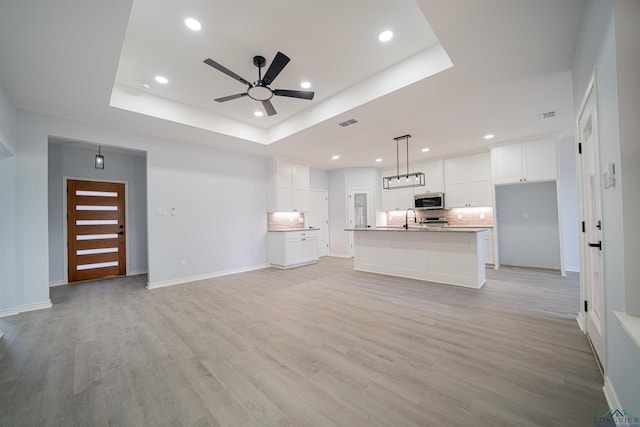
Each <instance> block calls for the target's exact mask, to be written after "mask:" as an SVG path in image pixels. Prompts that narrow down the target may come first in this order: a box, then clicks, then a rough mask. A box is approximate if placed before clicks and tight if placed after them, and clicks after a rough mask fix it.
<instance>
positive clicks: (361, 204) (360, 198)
mask: <svg viewBox="0 0 640 427" xmlns="http://www.w3.org/2000/svg"><path fill="white" fill-rule="evenodd" d="M348 203H349V228H367V227H371V225H372V224H373V217H372V215H373V212H372V210H371V189H370V188H360V189H351V190H349V198H348ZM353 237H354V236H353V231H351V232H349V256H350V257H353Z"/></svg>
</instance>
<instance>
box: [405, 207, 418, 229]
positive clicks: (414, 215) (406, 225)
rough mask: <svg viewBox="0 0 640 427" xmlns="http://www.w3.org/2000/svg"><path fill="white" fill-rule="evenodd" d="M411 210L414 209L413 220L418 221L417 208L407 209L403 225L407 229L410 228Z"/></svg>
mask: <svg viewBox="0 0 640 427" xmlns="http://www.w3.org/2000/svg"><path fill="white" fill-rule="evenodd" d="M409 211H413V222H414V223H415V222H418V215H417V214H416V210H415V209H413V208H409V209H407V212H406V213H405V216H404V225H403V227H404V228H405V229H407V230H408V229H409Z"/></svg>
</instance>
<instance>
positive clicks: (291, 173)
mask: <svg viewBox="0 0 640 427" xmlns="http://www.w3.org/2000/svg"><path fill="white" fill-rule="evenodd" d="M268 199H269V200H268V202H269V211H270V212H290V211H297V212H304V211H308V210H309V167H308V166H306V165H300V164H296V163H292V162H288V161H284V160H277V159H271V161H270V162H269V193H268Z"/></svg>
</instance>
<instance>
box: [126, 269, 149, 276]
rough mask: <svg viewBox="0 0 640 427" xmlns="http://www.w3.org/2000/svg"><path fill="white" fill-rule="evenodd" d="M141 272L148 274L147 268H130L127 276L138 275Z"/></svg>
mask: <svg viewBox="0 0 640 427" xmlns="http://www.w3.org/2000/svg"><path fill="white" fill-rule="evenodd" d="M140 274H147V269H146V268H143V269H140V270H129V271H128V272H127V276H138V275H140Z"/></svg>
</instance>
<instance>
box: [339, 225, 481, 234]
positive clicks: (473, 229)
mask: <svg viewBox="0 0 640 427" xmlns="http://www.w3.org/2000/svg"><path fill="white" fill-rule="evenodd" d="M487 230H488V229H487V228H483V227H420V226H417V227H411V226H409V228H408V229H406V228H404V227H369V228H345V229H344V231H395V232H403V233H406V232H420V233H424V232H432V233H433V232H435V233H480V232H482V231H487Z"/></svg>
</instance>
